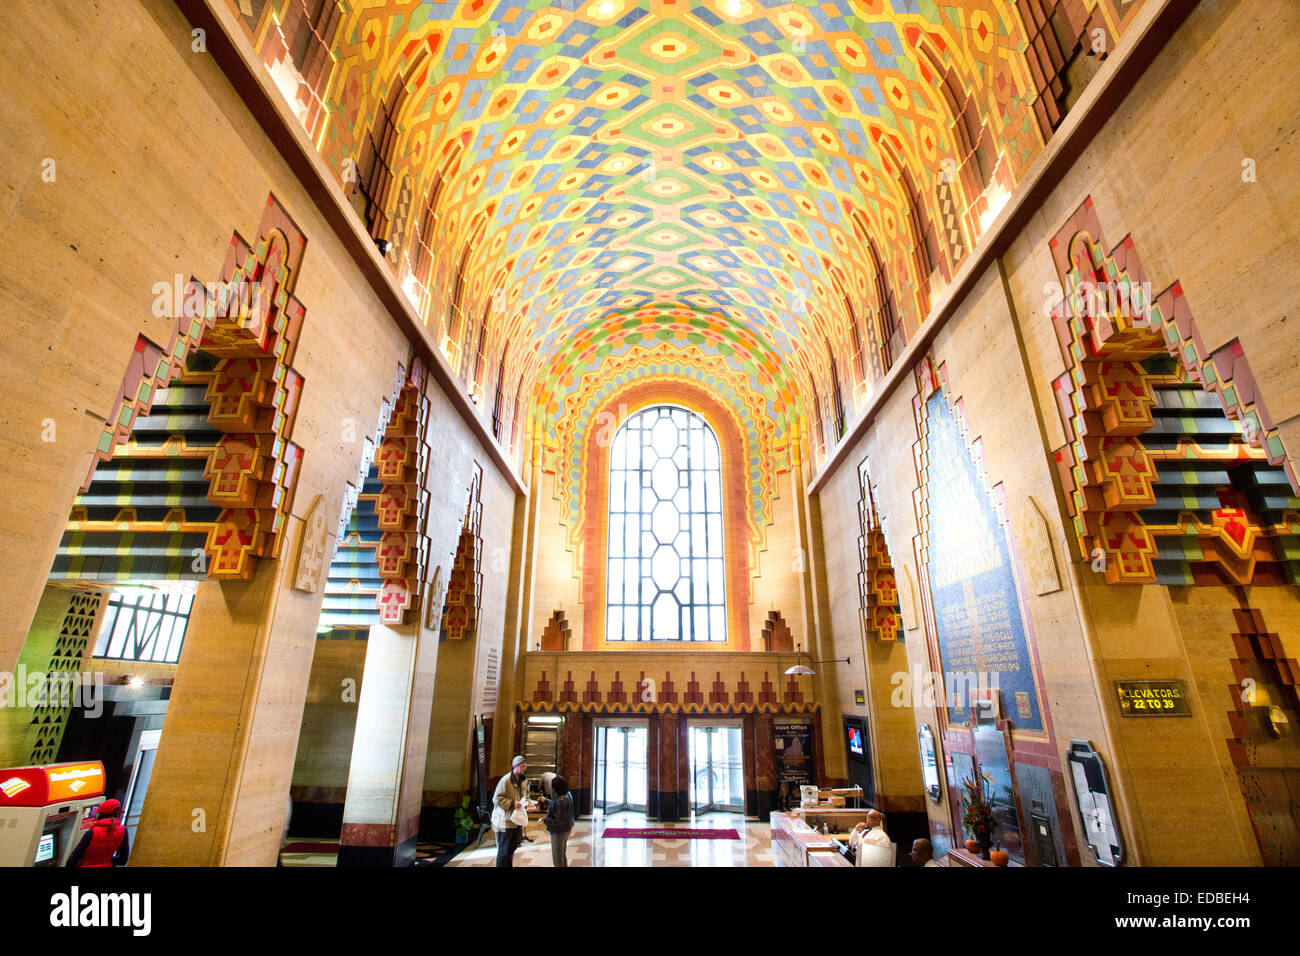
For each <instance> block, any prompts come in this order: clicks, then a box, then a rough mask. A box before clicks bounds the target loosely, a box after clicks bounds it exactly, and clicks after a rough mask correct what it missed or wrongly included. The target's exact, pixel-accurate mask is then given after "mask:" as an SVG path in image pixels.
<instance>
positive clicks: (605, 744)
mask: <svg viewBox="0 0 1300 956" xmlns="http://www.w3.org/2000/svg"><path fill="white" fill-rule="evenodd" d="M595 732H596V737H595V756H596V774H595V778H594V785H595V786H594V788H593V794H592V808H593V809H597V810H600V811H601V812H602V813H604V814H605V815H609V814H611V813H620V812H622V811H624V810H635V811H638V812H640V813H645V810H646V794H647V789H648V786H647V785H648V776H647V770H648V764H647V761H646V749H647V745H648V743H649V740H650V731H649V728H648V727H647V726H646V725H645V724H597V725H596V727H595Z"/></svg>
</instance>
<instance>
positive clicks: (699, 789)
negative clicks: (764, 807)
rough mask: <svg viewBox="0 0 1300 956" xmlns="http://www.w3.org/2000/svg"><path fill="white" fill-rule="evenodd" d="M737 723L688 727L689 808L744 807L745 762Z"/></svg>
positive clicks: (735, 808)
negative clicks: (726, 725) (742, 757)
mask: <svg viewBox="0 0 1300 956" xmlns="http://www.w3.org/2000/svg"><path fill="white" fill-rule="evenodd" d="M741 751H742V744H741V736H740V728H739V727H711V726H707V725H696V726H692V727H691V728H690V759H691V809H692V810H694V811H695V812H696V813H703V812H705V811H708V810H730V811H735V812H737V813H741V812H743V811H744V809H745V765H744V761H743V760H742V759H741Z"/></svg>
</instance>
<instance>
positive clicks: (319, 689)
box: [293, 640, 366, 804]
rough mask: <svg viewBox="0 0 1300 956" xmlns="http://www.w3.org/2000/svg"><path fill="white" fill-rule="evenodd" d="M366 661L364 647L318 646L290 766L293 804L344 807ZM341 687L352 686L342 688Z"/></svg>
mask: <svg viewBox="0 0 1300 956" xmlns="http://www.w3.org/2000/svg"><path fill="white" fill-rule="evenodd" d="M365 661H366V642H365V641H362V640H318V641H317V642H316V650H315V652H314V653H313V654H312V660H311V679H310V682H309V683H308V685H307V701H306V705H305V706H304V708H303V714H302V728H301V730H300V731H299V733H298V754H297V757H296V759H295V760H294V765H293V791H294V800H295V801H298V800H307V801H310V802H313V803H338V804H342V803H343V797H344V794H345V792H346V790H347V785H348V761H349V759H350V758H351V756H352V737H353V734H354V733H355V732H356V726H357V701H358V700H360V699H361V682H362V678H363V676H364V670H365ZM345 681H351V682H352V683H351V684H350V685H348V686H347V687H346V688H345V685H344V682H345ZM345 690H346V691H347V695H346V697H345Z"/></svg>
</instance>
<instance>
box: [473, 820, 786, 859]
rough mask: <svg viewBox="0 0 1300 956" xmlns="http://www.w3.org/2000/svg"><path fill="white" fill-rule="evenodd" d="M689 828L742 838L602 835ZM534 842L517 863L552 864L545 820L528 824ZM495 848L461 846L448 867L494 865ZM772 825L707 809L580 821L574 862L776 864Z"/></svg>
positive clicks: (571, 840) (576, 826) (572, 842)
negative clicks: (682, 815)
mask: <svg viewBox="0 0 1300 956" xmlns="http://www.w3.org/2000/svg"><path fill="white" fill-rule="evenodd" d="M606 825H608V826H612V827H654V828H655V829H687V828H690V827H700V828H715V829H728V828H730V829H734V830H735V831H736V832H738V833H739V834H740V839H739V840H660V839H655V840H626V839H621V838H619V839H608V840H606V839H603V838H601V836H600V834H601V833H602V832H603V830H604V827H605V826H606ZM528 831H529V836H531V837H532V838H533V841H534V842H532V843H525V844H523V845H522V846H521V847H520V848H519V850H517V851H516V852H515V866H541V867H547V866H550V865H551V841H550V838H549V837H548V835H547V833H546V828H545V827H543V826H542V825H541V823H534V824H531V825H530V826H529V828H528ZM495 865H496V847H495V846H494V845H493V843H492V840H491V838H490V837H489V838H487V839H485V840H484V841H483V845H482V846H481V847H480V848H478V849H474V848H473V847H472V846H471V847H469V848H467V849H465V850H462V851H461V852H460V853H459V854H457V855H456V856H455V857H454V858H453V859H452V860H450V861H449V862H448V863H447V866H495ZM775 865H776V860H775V858H774V857H773V855H772V840H771V836H770V827H769V825H768V824H767V823H766V822H762V823H760V822H758V821H755V820H746V819H745V818H744V817H743V816H741V815H740V814H738V813H705V814H700V815H699V816H697V817H695V819H693V820H689V821H682V822H680V823H658V822H655V821H653V820H647V819H646V816H645V814H644V813H634V812H630V811H629V812H625V813H615V814H612V815H611V816H610V817H608V818H605V817H602V816H600V815H596V816H593V817H586V818H583V819H580V820H579V821H578V822H577V823H575V824H574V827H573V834H572V835H571V836H570V837H569V866H602V867H604V866H775Z"/></svg>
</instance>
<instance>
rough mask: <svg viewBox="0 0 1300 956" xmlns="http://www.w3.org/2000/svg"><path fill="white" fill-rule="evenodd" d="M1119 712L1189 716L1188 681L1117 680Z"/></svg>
mask: <svg viewBox="0 0 1300 956" xmlns="http://www.w3.org/2000/svg"><path fill="white" fill-rule="evenodd" d="M1115 693H1116V694H1118V695H1119V712H1120V714H1121V715H1122V716H1124V717H1190V716H1192V709H1191V707H1189V706H1188V704H1187V685H1186V684H1184V683H1183V682H1182V681H1180V680H1117V681H1115Z"/></svg>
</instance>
